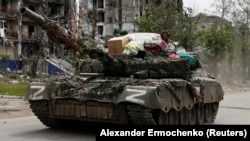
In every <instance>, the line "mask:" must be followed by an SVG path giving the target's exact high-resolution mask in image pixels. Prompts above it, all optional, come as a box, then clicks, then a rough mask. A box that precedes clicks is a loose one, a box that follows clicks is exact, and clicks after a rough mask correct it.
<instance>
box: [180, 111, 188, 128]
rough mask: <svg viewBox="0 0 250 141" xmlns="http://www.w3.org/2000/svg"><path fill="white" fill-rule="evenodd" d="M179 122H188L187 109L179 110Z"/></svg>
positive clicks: (182, 123) (183, 123)
mask: <svg viewBox="0 0 250 141" xmlns="http://www.w3.org/2000/svg"><path fill="white" fill-rule="evenodd" d="M179 123H180V125H187V124H188V110H187V109H186V108H183V109H182V110H181V111H180V112H179Z"/></svg>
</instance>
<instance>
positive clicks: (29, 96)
mask: <svg viewBox="0 0 250 141" xmlns="http://www.w3.org/2000/svg"><path fill="white" fill-rule="evenodd" d="M25 99H26V100H49V87H48V85H47V84H46V83H43V82H31V83H30V84H29V85H28V87H27V93H26V96H25Z"/></svg>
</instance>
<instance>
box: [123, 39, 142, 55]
mask: <svg viewBox="0 0 250 141" xmlns="http://www.w3.org/2000/svg"><path fill="white" fill-rule="evenodd" d="M138 51H144V47H143V45H142V44H141V43H140V42H138V41H130V42H129V43H128V44H126V45H125V47H124V50H123V52H122V53H123V54H132V55H137V53H138Z"/></svg>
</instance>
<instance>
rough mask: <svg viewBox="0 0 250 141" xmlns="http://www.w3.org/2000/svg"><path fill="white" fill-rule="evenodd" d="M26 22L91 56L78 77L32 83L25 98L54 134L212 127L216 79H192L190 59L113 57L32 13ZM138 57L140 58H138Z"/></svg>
mask: <svg viewBox="0 0 250 141" xmlns="http://www.w3.org/2000/svg"><path fill="white" fill-rule="evenodd" d="M20 12H21V14H22V15H23V16H27V17H29V18H30V19H31V20H33V21H35V22H36V23H37V24H38V25H39V26H40V27H41V28H43V29H44V30H46V31H47V34H48V37H49V38H50V39H52V40H53V41H55V42H60V43H62V44H63V45H65V46H66V47H68V48H70V49H72V50H75V51H77V52H79V53H80V54H84V53H86V54H88V55H89V56H90V57H89V59H83V60H79V67H78V70H77V71H76V72H77V73H75V74H74V75H61V76H57V77H51V78H49V79H48V80H43V81H41V80H39V81H32V82H30V84H29V86H28V88H27V95H26V98H27V100H28V101H29V103H30V107H31V109H32V111H33V112H34V114H35V115H36V116H37V118H38V119H39V120H40V121H41V122H42V123H43V124H44V125H46V126H48V127H51V128H60V127H64V126H65V125H67V124H71V122H74V121H81V122H83V123H92V122H98V123H99V122H100V123H115V124H122V125H173V124H174V125H195V124H205V123H206V124H213V123H214V121H215V119H216V115H217V113H218V110H219V103H220V102H221V100H223V96H224V91H223V88H222V85H221V84H220V83H219V82H218V81H217V80H216V79H214V78H209V77H194V76H193V72H194V71H196V69H197V68H200V65H199V61H198V59H197V63H196V66H191V65H190V64H189V63H188V61H187V60H186V59H183V58H179V59H170V58H167V57H166V56H164V55H155V54H150V53H148V52H147V51H143V52H142V53H140V55H136V56H131V55H126V54H121V55H110V54H109V53H107V52H105V51H103V50H101V49H98V48H94V47H88V46H87V45H86V44H85V43H84V42H83V40H82V38H81V37H80V36H78V35H77V34H75V33H73V32H70V31H68V30H66V29H65V28H63V27H62V26H60V25H59V24H58V23H57V22H55V21H53V20H49V19H48V18H46V17H44V16H41V15H39V14H37V13H35V12H33V11H31V10H30V9H28V8H26V7H23V8H21V9H20ZM138 54H139V53H138Z"/></svg>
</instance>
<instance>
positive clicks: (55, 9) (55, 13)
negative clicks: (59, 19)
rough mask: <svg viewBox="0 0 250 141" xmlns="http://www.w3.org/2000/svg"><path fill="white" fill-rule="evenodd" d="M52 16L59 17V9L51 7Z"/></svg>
mask: <svg viewBox="0 0 250 141" xmlns="http://www.w3.org/2000/svg"><path fill="white" fill-rule="evenodd" d="M49 15H50V16H55V15H57V7H50V13H49Z"/></svg>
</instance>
